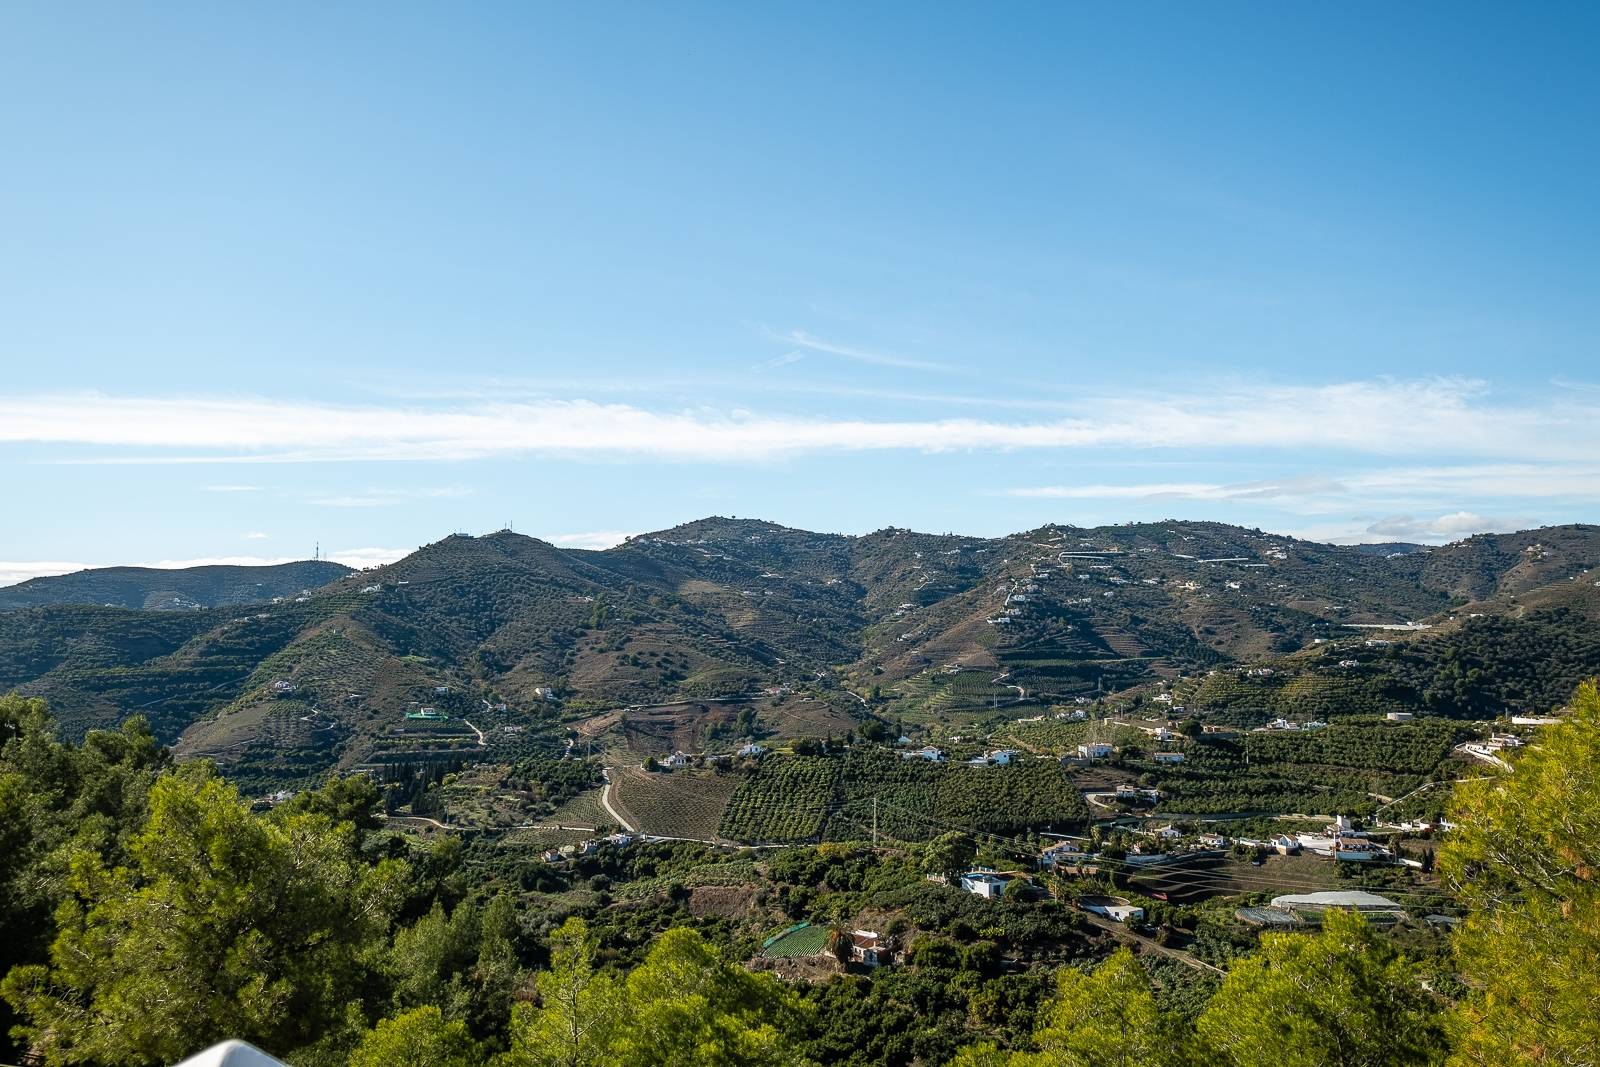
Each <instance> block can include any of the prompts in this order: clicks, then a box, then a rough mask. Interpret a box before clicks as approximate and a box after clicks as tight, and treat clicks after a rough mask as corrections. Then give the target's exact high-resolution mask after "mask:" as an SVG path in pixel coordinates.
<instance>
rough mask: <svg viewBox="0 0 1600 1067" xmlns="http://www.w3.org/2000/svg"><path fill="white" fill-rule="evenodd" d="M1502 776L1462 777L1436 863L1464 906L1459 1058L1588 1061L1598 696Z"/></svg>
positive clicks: (1596, 936)
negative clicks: (1464, 987)
mask: <svg viewBox="0 0 1600 1067" xmlns="http://www.w3.org/2000/svg"><path fill="white" fill-rule="evenodd" d="M1513 766H1514V770H1512V771H1511V772H1509V773H1503V774H1498V775H1492V776H1488V777H1484V778H1481V779H1479V780H1477V781H1474V782H1470V783H1467V784H1464V785H1462V786H1461V787H1460V788H1459V789H1458V791H1457V793H1456V803H1455V807H1454V810H1453V812H1452V817H1453V818H1454V819H1455V820H1456V822H1457V823H1458V824H1459V825H1458V826H1457V828H1456V829H1455V830H1453V831H1452V832H1451V834H1450V836H1449V837H1448V838H1447V841H1446V845H1445V847H1444V850H1443V853H1442V856H1441V859H1440V866H1441V869H1442V870H1443V872H1444V874H1445V877H1446V878H1447V879H1448V881H1449V883H1450V884H1451V885H1452V887H1453V888H1454V889H1455V890H1456V891H1457V892H1458V893H1460V895H1461V897H1462V900H1463V901H1464V902H1465V903H1466V904H1467V905H1468V906H1469V907H1470V911H1469V913H1468V918H1467V921H1466V923H1465V925H1464V926H1463V928H1462V929H1461V930H1460V931H1459V933H1458V934H1457V936H1456V950H1457V954H1458V958H1459V963H1460V967H1461V970H1462V973H1463V975H1464V977H1465V978H1466V980H1467V982H1468V983H1469V986H1470V989H1471V992H1470V993H1469V995H1468V996H1467V997H1466V998H1465V999H1464V1000H1463V1002H1462V1004H1461V1006H1460V1010H1459V1013H1458V1014H1457V1017H1456V1022H1457V1025H1456V1027H1455V1037H1456V1042H1455V1044H1456V1051H1455V1062H1457V1063H1461V1064H1493V1065H1496V1067H1498V1065H1503V1064H1508V1063H1522V1062H1537V1063H1549V1064H1563V1065H1567V1064H1572V1065H1576V1064H1593V1063H1595V1062H1596V1057H1597V1050H1600V1002H1597V1001H1596V993H1595V988H1596V987H1595V982H1596V976H1597V975H1600V692H1597V691H1596V688H1595V685H1594V683H1593V682H1591V683H1589V684H1587V685H1585V686H1583V688H1582V689H1581V690H1579V692H1578V695H1577V697H1576V699H1574V700H1573V702H1572V714H1571V716H1570V717H1569V718H1568V719H1567V720H1566V721H1564V722H1562V723H1561V724H1559V725H1556V726H1551V727H1546V728H1545V729H1544V730H1543V731H1542V732H1541V734H1540V737H1539V742H1538V744H1537V745H1535V746H1532V747H1530V748H1529V749H1528V750H1527V751H1526V753H1525V754H1524V755H1522V756H1521V757H1520V758H1517V759H1516V760H1515V762H1514V764H1513Z"/></svg>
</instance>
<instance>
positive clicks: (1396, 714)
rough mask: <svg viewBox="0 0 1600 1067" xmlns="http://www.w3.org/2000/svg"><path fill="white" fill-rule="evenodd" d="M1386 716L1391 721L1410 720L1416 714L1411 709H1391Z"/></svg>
mask: <svg viewBox="0 0 1600 1067" xmlns="http://www.w3.org/2000/svg"><path fill="white" fill-rule="evenodd" d="M1384 718H1385V719H1388V720H1389V721H1390V722H1410V721H1411V720H1412V719H1414V718H1416V716H1415V715H1413V714H1412V713H1411V712H1409V711H1391V712H1388V713H1386V714H1385V715H1384Z"/></svg>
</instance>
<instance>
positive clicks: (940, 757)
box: [900, 745, 944, 763]
mask: <svg viewBox="0 0 1600 1067" xmlns="http://www.w3.org/2000/svg"><path fill="white" fill-rule="evenodd" d="M900 758H901V759H925V760H927V761H928V762H929V763H943V762H944V750H943V749H940V748H936V747H934V746H933V745H924V746H923V747H922V748H919V749H915V750H913V751H911V752H902V753H900Z"/></svg>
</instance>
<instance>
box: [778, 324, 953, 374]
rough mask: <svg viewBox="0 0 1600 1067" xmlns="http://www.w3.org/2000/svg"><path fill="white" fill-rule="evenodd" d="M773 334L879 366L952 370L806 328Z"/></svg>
mask: <svg viewBox="0 0 1600 1067" xmlns="http://www.w3.org/2000/svg"><path fill="white" fill-rule="evenodd" d="M772 336H773V337H775V338H777V339H778V340H781V341H783V342H785V343H786V344H792V345H799V346H800V347H801V348H809V349H810V350H811V351H813V352H825V353H827V354H828V355H830V356H839V357H840V358H842V359H849V360H854V361H855V362H857V363H870V364H872V365H874V366H877V367H899V368H901V369H903V370H936V371H948V370H950V367H949V366H948V365H946V364H944V363H934V362H931V361H929V360H925V359H909V358H907V357H905V356H897V355H892V354H890V353H888V352H873V351H869V350H868V349H865V348H853V347H851V346H849V345H841V344H834V343H833V342H831V341H824V340H823V339H822V338H820V337H813V336H812V335H811V334H809V333H806V331H804V330H790V331H788V332H787V333H774V334H772Z"/></svg>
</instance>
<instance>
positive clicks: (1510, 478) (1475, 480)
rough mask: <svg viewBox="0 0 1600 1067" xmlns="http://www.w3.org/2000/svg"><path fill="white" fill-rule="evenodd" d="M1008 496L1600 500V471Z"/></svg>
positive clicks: (1082, 489)
mask: <svg viewBox="0 0 1600 1067" xmlns="http://www.w3.org/2000/svg"><path fill="white" fill-rule="evenodd" d="M1000 495H1002V496H1012V497H1022V498H1033V499H1045V500H1052V499H1059V500H1162V499H1174V500H1274V499H1277V500H1300V501H1310V500H1315V499H1318V498H1334V499H1335V500H1336V502H1338V504H1339V506H1341V507H1349V506H1351V502H1352V501H1355V500H1362V501H1368V502H1373V501H1382V500H1394V499H1411V500H1414V499H1416V498H1418V497H1423V498H1429V499H1434V498H1446V499H1448V498H1459V497H1463V496H1474V497H1479V498H1485V497H1497V498H1502V497H1503V498H1526V499H1547V498H1560V499H1565V500H1571V501H1575V502H1589V501H1600V466H1594V465H1590V464H1584V463H1559V462H1558V463H1548V464H1527V463H1523V464H1510V463H1502V464H1464V465H1456V466H1437V467H1392V468H1385V469H1379V470H1368V471H1360V472H1352V473H1348V474H1342V475H1339V476H1338V477H1336V478H1335V477H1325V476H1322V475H1301V476H1296V477H1289V478H1281V479H1269V480H1263V481H1256V482H1242V483H1236V484H1231V485H1230V484H1222V483H1217V482H1142V483H1130V484H1126V485H1040V486H1019V487H1017V488H1013V489H1005V490H1001V491H1000Z"/></svg>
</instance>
